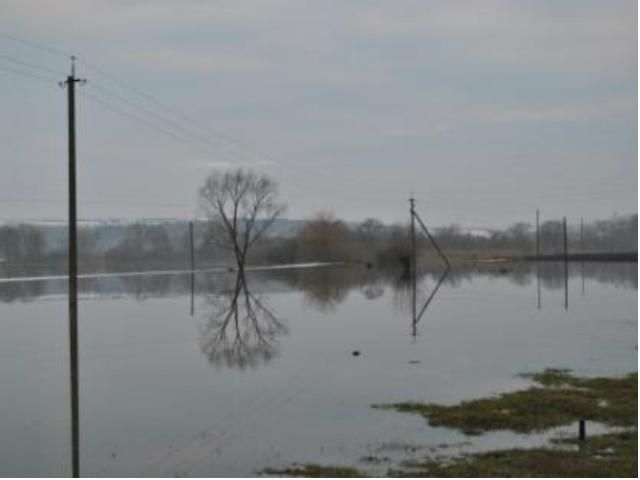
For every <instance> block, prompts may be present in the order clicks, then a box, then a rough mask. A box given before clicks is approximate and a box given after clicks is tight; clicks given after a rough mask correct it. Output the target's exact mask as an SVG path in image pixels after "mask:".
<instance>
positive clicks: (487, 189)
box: [0, 0, 638, 227]
mask: <svg viewBox="0 0 640 480" xmlns="http://www.w3.org/2000/svg"><path fill="white" fill-rule="evenodd" d="M0 32H1V33H2V34H8V35H11V36H15V37H19V38H21V39H24V40H28V41H32V42H37V43H38V44H40V45H45V46H47V47H49V48H51V49H53V50H45V49H42V48H33V47H31V46H27V45H26V44H24V43H19V42H16V41H12V40H10V39H9V38H7V37H6V36H5V37H2V36H0V105H1V107H2V115H0V142H1V144H2V151H1V160H0V162H1V163H0V165H1V167H2V173H1V174H0V218H2V219H7V218H58V219H65V218H66V205H65V201H66V200H65V199H66V188H67V183H66V182H67V177H66V175H67V170H66V161H67V158H66V154H67V153H66V152H67V150H66V97H65V92H64V90H62V89H60V88H59V87H58V86H57V85H55V84H54V83H53V81H56V80H63V79H64V75H65V74H66V73H67V72H68V66H69V62H68V60H67V58H66V57H65V56H64V55H62V54H60V53H58V51H62V52H74V53H76V54H77V55H78V56H79V58H80V60H84V62H80V63H78V65H77V73H78V75H79V76H81V77H84V78H86V79H87V80H88V83H87V84H86V85H85V86H82V87H78V90H79V96H78V163H79V167H78V168H79V178H78V189H79V202H80V206H79V214H80V216H81V217H83V218H112V217H115V218H134V217H184V218H187V217H193V216H194V215H197V213H198V212H197V189H198V187H199V186H200V185H201V184H202V182H203V179H204V177H205V176H206V175H207V173H208V172H209V171H210V170H211V169H214V168H230V167H233V166H236V165H238V166H252V167H253V168H258V169H261V170H264V171H266V172H269V173H270V174H271V175H273V176H274V177H275V179H276V180H277V181H278V182H279V184H280V192H281V197H282V198H283V199H284V200H285V201H286V202H287V204H288V205H289V209H288V212H287V214H286V216H287V217H291V218H302V217H307V216H310V215H312V214H313V213H314V212H317V211H319V210H323V211H332V212H334V213H335V214H336V215H337V216H340V217H343V218H346V219H349V220H361V219H364V218H366V217H377V218H380V219H382V220H384V221H406V220H407V219H408V212H407V209H408V204H407V198H408V195H409V193H410V192H411V191H413V192H414V193H415V196H416V198H417V201H418V210H419V212H420V213H421V216H422V217H423V218H424V219H425V220H426V221H427V223H428V224H431V225H443V224H449V223H454V222H455V223H459V224H462V225H466V226H473V227H481V226H502V225H506V224H509V223H512V222H516V221H533V220H534V219H535V209H536V207H539V208H540V209H541V212H542V218H543V219H548V218H552V217H553V218H560V217H562V216H563V215H567V216H568V217H569V220H570V221H573V222H576V221H579V218H580V216H584V217H585V218H586V219H592V218H600V217H608V216H610V215H612V214H614V213H616V212H617V213H618V214H622V213H630V212H635V211H636V207H637V178H638V177H637V168H638V164H637V154H638V151H637V134H638V130H637V128H638V125H637V58H638V56H637V3H636V1H635V0H625V1H612V0H607V1H586V0H576V1H558V0H551V1H541V0H535V1H478V0H472V1H451V0H447V1H384V2H383V1H327V0H323V1H320V0H318V1H312V2H310V1H293V0H292V1H284V0H283V1H238V0H232V1H196V0H193V1H184V0H181V1H177V0H176V1H163V0H160V1H158V0H154V1H87V0H82V1H80V0H77V1H67V0H56V1H55V2H54V1H49V2H45V1H31V0H14V1H12V0H2V2H1V3H0ZM19 62H23V63H19ZM25 63H26V64H28V65H25ZM20 73H31V74H33V75H36V76H37V78H34V77H30V76H25V75H20ZM46 80H51V81H49V82H47V81H46ZM144 95H149V96H151V97H153V98H154V99H155V101H157V102H159V104H158V103H154V101H151V100H149V98H148V97H146V96H144ZM160 104H161V105H162V106H161V105H160ZM165 107H168V108H165ZM179 115H180V116H179Z"/></svg>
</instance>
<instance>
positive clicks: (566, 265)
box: [562, 217, 569, 310]
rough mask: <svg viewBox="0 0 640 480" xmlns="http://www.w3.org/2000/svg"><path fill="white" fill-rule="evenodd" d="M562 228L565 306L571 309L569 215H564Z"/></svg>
mask: <svg viewBox="0 0 640 480" xmlns="http://www.w3.org/2000/svg"><path fill="white" fill-rule="evenodd" d="M562 229H563V232H564V235H563V240H564V308H565V310H568V309H569V252H568V242H567V217H562Z"/></svg>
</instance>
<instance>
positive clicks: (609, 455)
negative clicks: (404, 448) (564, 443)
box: [388, 431, 638, 477]
mask: <svg viewBox="0 0 640 480" xmlns="http://www.w3.org/2000/svg"><path fill="white" fill-rule="evenodd" d="M637 451H638V437H637V432H636V431H634V432H630V431H627V432H619V433H612V434H605V435H598V436H594V437H592V438H590V439H589V440H587V442H586V443H585V444H584V448H583V449H581V450H573V451H568V450H566V449H560V448H531V449H509V450H497V451H492V452H486V453H477V454H471V455H466V456H463V457H456V458H452V459H425V460H420V461H409V462H405V463H404V464H403V465H402V466H401V467H400V468H398V469H392V470H390V471H389V472H388V474H389V476H394V477H405V476H408V477H637V473H638V456H637Z"/></svg>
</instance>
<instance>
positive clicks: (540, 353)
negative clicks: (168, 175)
mask: <svg viewBox="0 0 640 480" xmlns="http://www.w3.org/2000/svg"><path fill="white" fill-rule="evenodd" d="M247 277H248V278H247V282H246V285H245V284H244V282H242V281H238V279H237V278H236V276H235V274H234V273H222V272H202V273H198V274H196V275H195V276H192V275H190V274H189V273H184V272H182V273H176V274H170V273H166V272H159V273H156V274H148V275H129V276H125V275H123V276H119V275H110V276H105V277H100V276H95V277H92V278H84V279H81V281H80V318H79V338H78V341H79V384H78V389H79V400H80V403H79V405H80V408H79V435H80V449H79V462H80V473H81V475H83V476H174V475H179V476H183V475H190V476H199V475H208V476H246V475H249V476H251V475H254V474H256V473H257V472H259V471H261V470H262V469H265V468H267V467H281V466H286V465H290V464H292V463H294V462H301V463H307V462H312V463H322V464H328V465H352V466H358V467H363V468H365V469H367V468H369V471H371V472H373V473H375V472H376V468H382V471H384V469H385V468H386V467H387V466H389V465H386V464H385V465H381V466H376V465H370V464H368V463H367V462H368V459H369V460H370V459H376V461H380V459H382V460H381V461H382V463H385V462H393V461H394V460H395V459H400V458H401V457H402V454H403V452H404V451H406V450H407V449H415V448H423V449H441V450H443V451H444V450H447V449H448V450H453V451H458V450H459V451H474V450H482V449H490V448H503V447H511V446H514V445H536V444H537V443H540V442H542V441H543V440H544V439H545V435H544V434H535V435H522V434H515V433H509V432H496V433H489V434H486V435H483V436H481V437H477V436H476V437H467V436H465V435H463V434H462V433H459V432H457V431H454V430H449V429H447V428H435V427H430V426H428V425H427V423H426V422H424V421H417V420H416V418H414V417H412V416H410V415H403V414H399V413H396V412H390V411H385V410H380V409H375V408H371V405H372V404H379V403H389V402H403V401H408V400H416V401H429V402H434V403H442V404H453V403H457V402H459V401H460V400H465V399H471V398H476V397H482V396H487V395H491V394H494V393H501V392H506V391H511V390H515V389H520V388H523V387H526V386H528V385H530V384H531V382H530V381H529V380H526V379H524V378H522V377H519V376H518V375H519V374H521V373H523V372H539V371H542V370H544V369H545V368H548V367H557V368H568V369H571V370H572V371H573V372H575V373H576V374H578V375H584V376H591V375H617V374H625V373H629V372H635V371H636V370H637V334H638V329H637V328H638V326H637V288H638V284H637V265H636V264H622V263H620V264H595V263H592V264H588V263H585V264H579V263H577V264H571V265H570V270H569V280H568V289H567V291H566V292H565V277H564V267H563V265H562V264H554V263H545V264H543V265H540V266H539V267H537V266H536V265H535V264H520V265H497V266H491V267H482V268H479V267H468V268H454V269H452V270H450V271H449V272H448V273H447V274H446V275H444V276H443V272H442V271H428V272H423V274H422V275H421V276H420V277H419V279H418V281H417V285H416V292H415V303H414V291H413V288H412V283H411V282H410V281H409V280H408V279H406V278H403V276H402V275H401V274H400V272H381V271H378V270H375V269H371V270H367V269H365V268H364V267H361V266H358V267H344V266H315V267H311V268H304V269H282V270H274V271H254V272H250V273H248V274H247ZM0 302H1V303H0V328H1V329H2V334H1V335H0V386H1V389H2V394H1V395H0V475H11V476H38V475H49V476H66V475H69V474H70V473H71V457H72V449H71V412H70V410H71V408H70V393H69V392H70V375H69V369H70V367H69V337H68V336H69V329H68V317H67V297H66V281H65V280H64V279H60V278H48V279H44V280H39V279H34V278H28V279H24V280H20V279H17V278H14V279H11V280H10V281H7V280H5V281H0ZM425 304H426V308H425ZM590 428H593V429H594V430H593V431H596V430H597V429H598V426H597V425H593V426H592V427H590ZM571 430H573V429H571ZM369 463H371V462H369Z"/></svg>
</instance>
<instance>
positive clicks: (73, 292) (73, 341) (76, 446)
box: [61, 56, 84, 477]
mask: <svg viewBox="0 0 640 480" xmlns="http://www.w3.org/2000/svg"><path fill="white" fill-rule="evenodd" d="M75 73H76V72H75V57H73V56H72V57H71V74H70V75H69V76H68V77H67V79H66V80H65V81H64V82H62V83H61V86H63V87H65V86H66V88H67V101H68V133H69V137H68V143H69V238H68V242H69V252H68V256H69V259H68V261H69V355H70V359H69V360H70V361H69V365H70V376H71V464H72V474H73V476H74V477H78V476H79V474H80V455H79V453H80V426H79V394H78V243H77V214H76V213H77V209H76V205H77V201H76V95H75V84H76V83H78V82H80V83H84V80H81V79H79V78H76V75H75Z"/></svg>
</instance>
